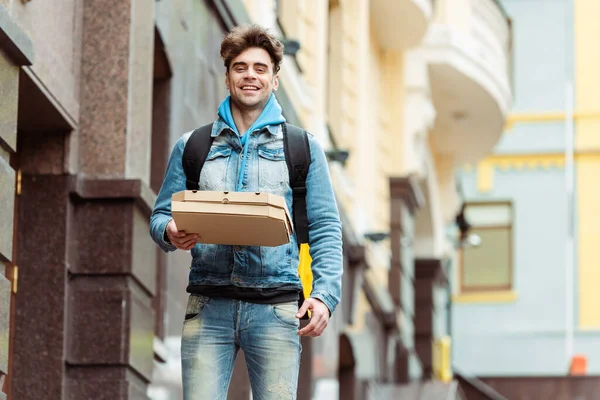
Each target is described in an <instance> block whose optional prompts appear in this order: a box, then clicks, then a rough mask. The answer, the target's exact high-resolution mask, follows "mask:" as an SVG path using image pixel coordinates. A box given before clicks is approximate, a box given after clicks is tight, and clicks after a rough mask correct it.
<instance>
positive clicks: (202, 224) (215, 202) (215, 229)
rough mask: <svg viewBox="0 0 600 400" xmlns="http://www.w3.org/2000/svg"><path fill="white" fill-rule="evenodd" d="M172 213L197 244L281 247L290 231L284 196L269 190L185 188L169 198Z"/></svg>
mask: <svg viewBox="0 0 600 400" xmlns="http://www.w3.org/2000/svg"><path fill="white" fill-rule="evenodd" d="M171 214H172V216H173V219H174V220H175V224H177V229H179V230H181V231H185V232H187V233H197V234H199V235H200V238H199V239H198V243H210V244H228V245H239V246H280V245H282V244H285V243H288V242H289V241H290V236H291V235H292V233H293V226H292V222H291V218H290V214H289V212H288V209H287V206H286V203H285V199H284V198H283V197H281V196H277V195H274V194H271V193H254V192H211V191H202V190H198V191H196V190H184V191H181V192H177V193H174V194H173V196H172V197H171Z"/></svg>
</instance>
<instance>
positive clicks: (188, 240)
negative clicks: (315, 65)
mask: <svg viewBox="0 0 600 400" xmlns="http://www.w3.org/2000/svg"><path fill="white" fill-rule="evenodd" d="M166 232H167V237H168V238H169V240H170V241H171V244H173V246H175V247H177V248H178V249H180V250H190V249H192V248H193V247H194V246H195V245H196V242H197V240H198V237H199V236H198V235H197V234H195V233H190V234H189V235H188V234H186V233H185V232H184V231H178V230H177V225H175V220H170V221H169V223H168V224H167V228H166Z"/></svg>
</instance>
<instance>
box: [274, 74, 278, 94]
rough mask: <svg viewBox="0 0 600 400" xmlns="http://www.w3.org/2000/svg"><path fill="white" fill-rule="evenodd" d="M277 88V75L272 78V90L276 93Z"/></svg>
mask: <svg viewBox="0 0 600 400" xmlns="http://www.w3.org/2000/svg"><path fill="white" fill-rule="evenodd" d="M277 88H279V75H275V76H274V77H273V90H274V91H277Z"/></svg>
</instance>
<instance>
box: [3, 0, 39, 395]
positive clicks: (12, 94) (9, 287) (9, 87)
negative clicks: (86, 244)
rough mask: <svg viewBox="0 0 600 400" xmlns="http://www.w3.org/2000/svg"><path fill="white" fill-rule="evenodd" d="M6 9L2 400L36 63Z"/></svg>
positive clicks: (10, 341) (10, 340) (30, 47)
mask: <svg viewBox="0 0 600 400" xmlns="http://www.w3.org/2000/svg"><path fill="white" fill-rule="evenodd" d="M7 5H8V4H7V3H5V2H0V399H4V398H5V395H4V393H1V392H2V391H3V389H4V390H6V391H9V390H10V388H9V387H8V385H7V383H8V382H5V380H6V376H7V374H9V355H10V352H11V351H10V350H11V348H14V345H13V343H14V339H13V338H14V335H15V332H14V325H13V318H12V317H13V316H14V315H12V313H11V308H12V309H13V310H14V296H12V293H14V292H15V291H16V290H17V289H18V282H17V276H18V265H17V260H16V259H15V251H14V245H15V243H16V238H15V237H14V232H15V229H16V225H15V221H16V217H15V204H16V202H15V196H16V195H18V193H15V190H16V189H17V188H18V184H19V183H18V182H17V180H18V176H19V174H18V172H17V171H16V170H15V168H16V167H15V164H16V163H15V160H16V151H17V120H18V102H19V73H20V66H23V65H31V62H32V61H33V45H32V43H31V40H30V39H29V37H28V36H27V35H26V34H25V33H24V32H23V31H22V30H21V29H20V28H19V27H18V26H17V25H16V24H15V23H14V22H13V21H12V19H11V18H10V16H9V14H8V11H7V10H6V9H5V8H4V7H5V6H7ZM11 280H12V281H14V282H13V283H12V284H11ZM11 297H12V300H13V301H11ZM11 303H12V304H11ZM13 398H17V397H16V396H14V397H13Z"/></svg>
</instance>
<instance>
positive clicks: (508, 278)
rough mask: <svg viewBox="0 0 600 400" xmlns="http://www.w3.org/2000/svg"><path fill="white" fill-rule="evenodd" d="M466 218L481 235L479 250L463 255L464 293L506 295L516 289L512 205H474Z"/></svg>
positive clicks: (467, 250)
mask: <svg viewBox="0 0 600 400" xmlns="http://www.w3.org/2000/svg"><path fill="white" fill-rule="evenodd" d="M465 217H466V219H467V221H468V222H469V223H470V224H471V226H472V228H471V230H470V231H469V234H476V235H479V237H480V238H481V242H480V244H479V245H478V246H471V247H465V248H463V249H462V252H461V268H460V271H461V273H460V287H461V292H463V293H464V292H482V291H506V290H511V289H512V276H513V274H512V254H513V250H512V249H513V241H512V220H513V215H512V205H511V203H470V204H467V205H466V207H465Z"/></svg>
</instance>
